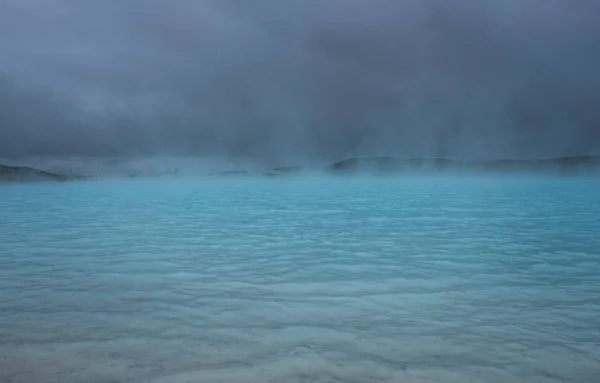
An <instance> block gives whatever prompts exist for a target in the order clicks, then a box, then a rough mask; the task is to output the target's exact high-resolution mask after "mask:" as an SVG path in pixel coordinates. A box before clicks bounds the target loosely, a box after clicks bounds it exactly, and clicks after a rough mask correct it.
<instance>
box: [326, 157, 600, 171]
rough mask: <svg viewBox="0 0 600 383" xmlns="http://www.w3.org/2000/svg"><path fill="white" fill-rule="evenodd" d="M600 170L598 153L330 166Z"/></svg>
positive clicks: (336, 167) (376, 160)
mask: <svg viewBox="0 0 600 383" xmlns="http://www.w3.org/2000/svg"><path fill="white" fill-rule="evenodd" d="M592 168H599V169H600V155H598V156H574V157H559V158H549V159H540V160H520V159H500V160H487V161H465V160H455V159H449V158H400V157H364V158H349V159H346V160H343V161H340V162H336V163H334V164H332V165H330V166H329V167H328V168H327V170H328V171H329V172H331V173H335V174H348V173H356V172H374V173H398V172H402V171H419V170H434V171H440V170H472V171H492V172H493V171H561V172H565V171H566V172H569V171H578V170H587V169H592Z"/></svg>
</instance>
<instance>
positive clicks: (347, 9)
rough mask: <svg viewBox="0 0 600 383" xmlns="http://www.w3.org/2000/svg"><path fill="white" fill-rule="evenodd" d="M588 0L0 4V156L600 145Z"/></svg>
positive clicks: (597, 60) (594, 15) (599, 82)
mask: <svg viewBox="0 0 600 383" xmlns="http://www.w3.org/2000/svg"><path fill="white" fill-rule="evenodd" d="M599 18H600V1H597V0H488V1H485V0H454V1H447V0H369V1H367V0H296V1H286V0H252V1H249V0H176V1H174V0H170V1H169V0H2V1H0V157H7V156H33V155H52V156H71V155H90V156H98V155H107V156H112V155H146V156H152V155H190V154H193V155H212V156H214V155H217V156H227V157H249V158H253V159H258V160H261V161H271V162H279V163H283V162H294V161H297V160H299V159H306V158H319V159H332V160H334V159H341V158H344V157H349V156H355V155H401V156H502V157H507V156H508V157H511V156H554V155H570V154H591V153H600V74H599V69H598V68H600V24H598V22H597V20H598V19H599Z"/></svg>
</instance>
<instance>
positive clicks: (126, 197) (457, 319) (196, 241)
mask: <svg viewBox="0 0 600 383" xmlns="http://www.w3.org/2000/svg"><path fill="white" fill-rule="evenodd" d="M0 294H1V295H0V381H1V382H28V383H29V382H161V383H163V382H177V383H179V382H202V383H204V382H209V383H211V382H277V383H283V382H356V383H369V382H408V383H421V382H456V383H465V382H498V383H510V382H523V383H524V382H527V383H530V382H590V383H597V382H599V381H600V181H599V180H590V179H582V178H579V179H575V178H562V179H561V178H537V179H534V178H524V177H520V178H506V177H504V178H501V177H498V178H481V177H479V178H477V177H461V178H456V177H454V178H453V177H441V176H440V177H429V178H427V177H410V178H408V179H401V178H395V179H384V178H370V179H369V178H362V179H358V178H357V179H346V178H338V179H333V178H305V179H300V178H299V179H246V180H239V179H236V180H226V179H209V178H206V179H201V178H199V179H169V180H131V181H98V182H89V183H86V182H82V183H71V184H30V185H4V186H2V187H0Z"/></svg>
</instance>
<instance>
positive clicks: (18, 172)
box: [0, 165, 85, 182]
mask: <svg viewBox="0 0 600 383" xmlns="http://www.w3.org/2000/svg"><path fill="white" fill-rule="evenodd" d="M84 178H85V177H80V176H66V175H60V174H54V173H50V172H45V171H43V170H38V169H34V168H30V167H27V166H7V165H0V182H39V181H55V182H65V181H74V180H78V179H84Z"/></svg>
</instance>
